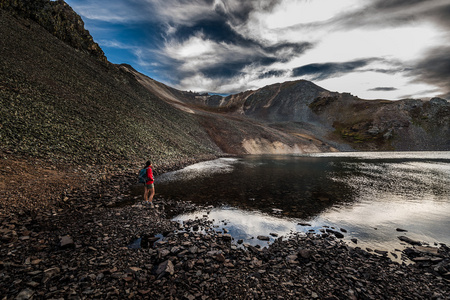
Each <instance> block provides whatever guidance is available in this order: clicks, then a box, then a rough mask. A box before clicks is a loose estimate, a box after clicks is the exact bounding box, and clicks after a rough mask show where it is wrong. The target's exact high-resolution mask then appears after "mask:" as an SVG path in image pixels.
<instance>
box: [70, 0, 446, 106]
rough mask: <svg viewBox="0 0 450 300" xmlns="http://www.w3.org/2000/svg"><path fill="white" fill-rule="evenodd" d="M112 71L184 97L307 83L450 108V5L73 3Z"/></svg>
mask: <svg viewBox="0 0 450 300" xmlns="http://www.w3.org/2000/svg"><path fill="white" fill-rule="evenodd" d="M66 2H67V3H68V4H69V5H70V6H71V7H72V8H73V9H74V10H75V11H76V12H77V13H78V14H79V15H80V16H81V17H82V19H83V21H84V23H85V27H86V29H87V30H89V32H90V33H91V35H92V36H93V38H94V41H96V42H97V43H98V44H99V45H100V47H101V48H102V49H103V51H104V52H105V55H106V56H107V58H108V60H109V61H110V62H112V63H116V64H120V63H127V64H130V65H131V66H133V67H134V68H135V69H136V70H138V71H140V72H142V73H144V74H146V75H147V76H149V77H151V78H153V79H155V80H158V81H160V82H163V83H165V84H167V85H169V86H172V87H174V88H177V89H180V90H186V91H196V92H210V93H219V94H235V93H239V92H243V91H246V90H255V89H258V88H261V87H263V86H266V85H270V84H274V83H278V82H284V81H292V80H299V79H305V80H310V81H312V82H314V83H315V84H317V85H319V86H321V87H323V88H325V89H327V90H330V91H337V92H348V93H351V94H353V95H355V96H358V97H360V98H363V99H389V100H398V99H403V98H428V97H436V96H440V97H443V98H446V99H449V100H450V0H260V1H256V0H245V1H244V0H228V1H227V0H66Z"/></svg>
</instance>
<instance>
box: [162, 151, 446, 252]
mask: <svg viewBox="0 0 450 300" xmlns="http://www.w3.org/2000/svg"><path fill="white" fill-rule="evenodd" d="M155 188H156V199H157V198H158V197H163V198H166V199H174V200H179V201H191V202H192V203H194V204H197V205H199V207H203V208H202V209H199V210H196V211H194V212H191V213H186V214H183V215H177V216H171V217H172V218H173V220H176V221H179V222H183V221H186V220H189V219H195V218H206V219H207V220H210V221H212V222H213V224H214V227H215V229H216V230H217V231H218V232H226V233H228V234H230V235H231V236H232V237H233V239H234V241H235V243H236V241H238V240H241V241H240V242H243V244H245V243H247V244H251V245H253V246H256V245H259V246H261V247H264V246H267V245H268V244H270V243H272V242H273V241H274V240H275V239H276V238H278V237H281V236H283V237H288V236H289V234H290V233H291V232H303V233H305V234H308V233H315V234H321V233H323V232H326V230H327V229H328V230H333V231H338V232H340V233H342V234H343V235H344V237H343V238H342V239H343V240H344V241H346V242H347V243H348V244H349V245H350V246H354V247H356V246H358V247H361V248H363V249H367V248H369V250H370V249H373V250H377V252H380V253H382V252H384V251H385V253H384V255H388V256H389V257H391V258H392V259H393V260H398V256H400V251H401V250H403V249H404V248H405V247H408V246H410V245H408V244H406V243H404V242H402V241H401V240H400V239H399V238H398V237H399V236H406V237H408V238H410V239H413V240H417V241H420V242H422V243H425V245H429V246H432V247H434V246H437V245H438V244H439V243H444V244H447V245H449V244H450V152H346V153H342V152H340V153H318V154H308V155H263V156H253V155H251V156H245V157H239V158H220V159H217V160H213V161H207V162H202V163H198V164H194V165H191V166H188V167H186V168H184V169H182V170H179V171H175V172H169V173H165V174H162V175H160V176H159V177H157V178H156V181H155ZM258 236H266V237H268V238H269V240H268V241H267V240H264V241H263V240H259V239H258V238H257V237H258ZM238 246H241V245H238Z"/></svg>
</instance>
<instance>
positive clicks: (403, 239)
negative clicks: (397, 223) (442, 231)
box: [398, 235, 422, 246]
mask: <svg viewBox="0 0 450 300" xmlns="http://www.w3.org/2000/svg"><path fill="white" fill-rule="evenodd" d="M398 239H399V240H400V241H402V242H405V243H408V244H410V245H417V246H421V245H422V243H421V242H419V241H415V240H413V239H411V238H409V237H407V236H404V235H401V236H399V237H398Z"/></svg>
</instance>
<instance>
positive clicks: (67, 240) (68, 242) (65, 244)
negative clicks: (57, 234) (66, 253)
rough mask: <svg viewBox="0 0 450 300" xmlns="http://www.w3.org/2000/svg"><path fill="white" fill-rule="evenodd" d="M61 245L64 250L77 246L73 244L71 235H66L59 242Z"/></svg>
mask: <svg viewBox="0 0 450 300" xmlns="http://www.w3.org/2000/svg"><path fill="white" fill-rule="evenodd" d="M59 245H60V247H61V248H63V249H67V248H73V247H75V244H74V242H73V239H72V238H71V237H70V236H69V235H65V236H63V237H62V238H61V240H60V241H59Z"/></svg>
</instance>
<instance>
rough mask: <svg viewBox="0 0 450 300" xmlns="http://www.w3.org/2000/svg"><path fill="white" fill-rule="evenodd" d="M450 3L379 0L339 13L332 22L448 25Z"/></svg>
mask: <svg viewBox="0 0 450 300" xmlns="http://www.w3.org/2000/svg"><path fill="white" fill-rule="evenodd" d="M449 17H450V4H449V3H448V1H446V0H376V1H371V2H369V4H368V5H365V6H363V7H361V8H360V9H359V10H356V11H352V12H349V13H347V14H343V15H340V16H337V17H336V18H334V19H333V20H332V23H333V24H335V25H337V24H340V25H342V26H344V27H347V28H357V27H361V26H366V27H375V28H382V27H397V26H404V25H407V24H413V23H418V22H422V21H423V20H429V21H432V22H434V23H436V24H440V25H443V26H445V27H447V28H448V27H449V25H450V21H449Z"/></svg>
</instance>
